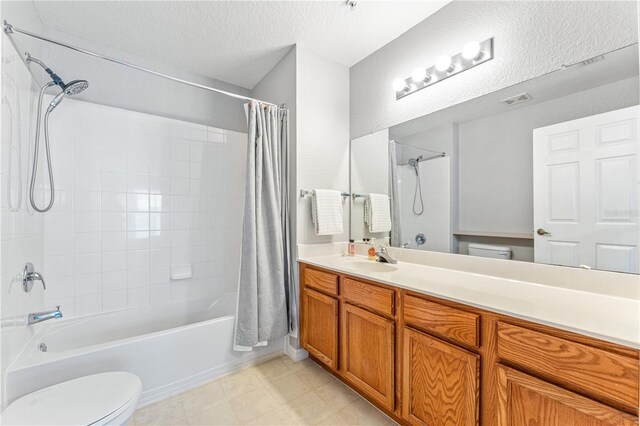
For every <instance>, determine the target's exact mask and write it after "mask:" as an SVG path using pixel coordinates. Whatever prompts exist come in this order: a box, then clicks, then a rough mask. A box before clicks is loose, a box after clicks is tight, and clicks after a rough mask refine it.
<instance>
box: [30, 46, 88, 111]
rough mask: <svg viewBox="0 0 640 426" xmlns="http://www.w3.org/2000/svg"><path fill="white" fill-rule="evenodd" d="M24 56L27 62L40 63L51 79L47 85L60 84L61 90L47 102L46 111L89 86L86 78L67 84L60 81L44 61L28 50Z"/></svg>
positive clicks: (51, 109)
mask: <svg viewBox="0 0 640 426" xmlns="http://www.w3.org/2000/svg"><path fill="white" fill-rule="evenodd" d="M25 56H26V57H27V59H26V60H27V64H29V63H31V62H34V63H36V64H38V65H40V66H41V67H42V68H43V69H44V70H45V72H46V73H47V74H49V76H50V77H51V79H52V80H53V81H52V82H51V83H50V84H49V85H51V86H52V85H54V84H55V85H57V86H60V88H61V89H62V91H61V92H60V93H58V94H57V95H56V96H55V97H54V98H53V100H52V101H51V103H50V104H49V107H48V108H47V112H51V111H53V110H54V108H55V107H57V106H58V104H59V103H60V102H61V101H62V99H63V98H64V97H65V96H74V95H77V94H78V93H80V92H82V91H83V90H84V89H86V88H87V87H89V82H88V81H87V80H73V81H71V82H69V83H68V84H65V83H64V81H62V79H61V78H60V77H59V76H58V75H57V74H56V73H54V72H53V70H52V69H51V68H49V67H48V66H47V65H46V64H45V63H44V62H42V61H41V60H39V59H37V58H34V57H33V56H31V55H30V54H29V52H26V53H25ZM52 83H53V84H52Z"/></svg>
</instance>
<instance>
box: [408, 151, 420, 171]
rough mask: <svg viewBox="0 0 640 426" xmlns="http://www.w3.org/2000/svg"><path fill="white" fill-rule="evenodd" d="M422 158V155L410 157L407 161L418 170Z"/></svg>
mask: <svg viewBox="0 0 640 426" xmlns="http://www.w3.org/2000/svg"><path fill="white" fill-rule="evenodd" d="M420 160H422V155H420V156H418V157H417V158H409V161H407V164H408V165H409V166H410V167H413V168H414V169H416V171H417V170H418V163H420Z"/></svg>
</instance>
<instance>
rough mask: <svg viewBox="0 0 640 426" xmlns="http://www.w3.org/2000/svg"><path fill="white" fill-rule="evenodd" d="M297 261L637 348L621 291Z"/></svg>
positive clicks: (634, 321) (638, 337)
mask: <svg viewBox="0 0 640 426" xmlns="http://www.w3.org/2000/svg"><path fill="white" fill-rule="evenodd" d="M298 260H299V261H300V262H303V263H306V264H309V265H314V266H317V267H320V268H325V269H330V270H333V271H336V272H341V273H344V274H348V275H352V276H355V277H360V278H365V279H369V280H372V281H377V282H381V283H384V284H389V285H392V286H396V287H400V288H404V289H407V290H413V291H417V292H420V293H424V294H428V295H431V296H435V297H440V298H442V299H447V300H451V301H455V302H460V303H463V304H466V305H470V306H474V307H477V308H481V309H486V310H488V311H492V312H497V313H501V314H505V315H510V316H514V317H518V318H522V319H525V320H529V321H533V322H537V323H540V324H544V325H549V326H552V327H557V328H561V329H564V330H567V331H573V332H576V333H580V334H584V335H587V336H591V337H594V338H597V339H602V340H606V341H609V342H613V343H618V344H621V345H625V346H628V347H632V348H636V349H640V299H639V298H638V297H635V296H634V295H628V294H626V293H625V292H622V293H621V294H620V295H616V294H615V293H613V294H612V292H611V291H606V292H593V291H584V290H580V289H577V288H566V287H561V286H556V285H545V284H540V283H533V282H527V281H521V280H516V279H508V278H504V277H495V276H490V275H484V274H478V273H473V272H468V271H467V272H465V271H460V270H455V269H447V268H442V267H434V266H429V265H423V264H417V263H409V262H402V261H399V262H398V264H396V265H392V266H393V267H395V270H392V271H389V272H368V271H367V272H364V271H362V270H359V269H356V267H353V266H350V263H351V262H353V261H354V260H356V261H361V262H362V261H368V260H367V258H366V257H364V256H356V257H355V258H354V257H348V256H345V255H341V254H330V255H318V256H316V255H312V254H311V253H309V255H308V256H305V257H301V258H300V259H298Z"/></svg>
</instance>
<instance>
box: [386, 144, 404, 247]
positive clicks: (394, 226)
mask: <svg viewBox="0 0 640 426" xmlns="http://www.w3.org/2000/svg"><path fill="white" fill-rule="evenodd" d="M396 156H397V152H396V142H395V141H389V197H390V198H391V246H392V247H400V246H401V245H402V230H401V229H400V185H399V184H398V179H399V178H400V177H399V176H398V161H397V159H396Z"/></svg>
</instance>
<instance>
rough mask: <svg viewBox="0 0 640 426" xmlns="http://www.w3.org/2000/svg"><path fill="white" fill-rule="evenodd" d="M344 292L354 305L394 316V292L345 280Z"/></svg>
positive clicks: (345, 296)
mask: <svg viewBox="0 0 640 426" xmlns="http://www.w3.org/2000/svg"><path fill="white" fill-rule="evenodd" d="M342 292H343V295H344V298H345V299H347V300H349V301H351V302H353V303H357V304H358V305H361V306H366V307H368V308H371V309H373V310H375V311H378V312H380V313H382V314H385V315H388V316H393V307H394V303H393V301H394V299H395V292H394V291H393V290H390V289H388V288H384V287H378V286H376V285H373V284H367V283H363V282H360V281H356V280H351V279H349V278H345V280H344V286H343V288H342Z"/></svg>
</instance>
